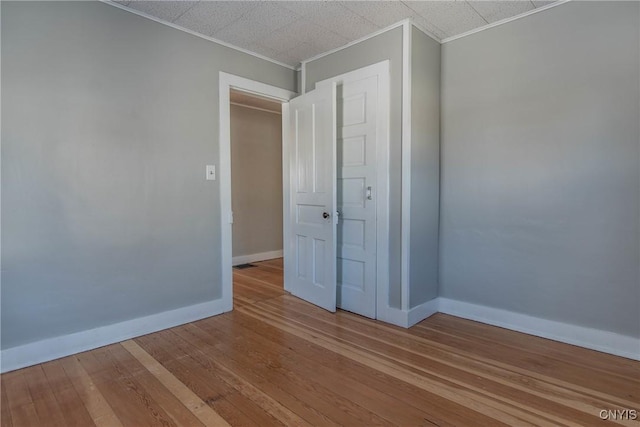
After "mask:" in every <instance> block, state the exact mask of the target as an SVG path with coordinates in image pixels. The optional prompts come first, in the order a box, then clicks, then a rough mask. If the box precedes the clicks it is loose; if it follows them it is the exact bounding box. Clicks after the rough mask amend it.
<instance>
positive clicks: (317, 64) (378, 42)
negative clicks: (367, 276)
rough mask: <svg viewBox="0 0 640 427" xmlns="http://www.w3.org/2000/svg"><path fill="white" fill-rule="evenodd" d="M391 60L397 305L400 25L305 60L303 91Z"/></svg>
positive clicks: (392, 255)
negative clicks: (339, 76) (308, 60)
mask: <svg viewBox="0 0 640 427" xmlns="http://www.w3.org/2000/svg"><path fill="white" fill-rule="evenodd" d="M387 59H388V60H389V62H390V65H389V66H390V90H391V110H390V112H391V117H390V129H389V135H390V141H389V142H390V150H389V151H390V153H389V170H390V171H391V175H390V187H389V190H390V191H389V208H390V215H389V221H390V224H389V304H390V305H391V307H396V308H399V307H400V300H401V295H400V293H401V291H402V289H401V287H400V225H401V222H400V221H401V211H400V208H401V198H400V193H401V187H400V184H401V183H400V176H401V175H400V170H401V162H400V161H401V141H402V140H401V137H402V134H401V132H402V116H401V114H402V28H395V29H393V30H390V31H386V32H384V33H382V34H380V35H378V36H375V37H372V38H370V39H368V40H365V41H363V42H361V43H358V44H356V45H353V46H350V47H348V48H345V49H342V50H340V51H338V52H335V53H332V54H330V55H327V56H324V57H322V58H319V59H317V60H315V61H312V62H309V63H307V69H306V90H307V91H310V90H312V89H313V88H314V87H315V84H316V82H319V81H322V80H326V79H328V78H331V77H334V76H337V75H340V74H344V73H347V72H349V71H354V70H357V69H359V68H362V67H366V66H367V65H371V64H375V63H377V62H381V61H384V60H387Z"/></svg>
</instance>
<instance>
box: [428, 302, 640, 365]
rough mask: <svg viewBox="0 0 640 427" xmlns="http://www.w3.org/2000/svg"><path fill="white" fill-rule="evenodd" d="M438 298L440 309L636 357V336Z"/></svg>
mask: <svg viewBox="0 0 640 427" xmlns="http://www.w3.org/2000/svg"><path fill="white" fill-rule="evenodd" d="M438 300H439V301H438V303H437V304H438V311H439V312H441V313H446V314H450V315H452V316H457V317H462V318H464V319H469V320H475V321H477V322H481V323H487V324H489V325H494V326H500V327H502V328H506V329H511V330H514V331H518V332H524V333H526V334H530V335H535V336H538V337H543V338H548V339H551V340H554V341H560V342H563V343H567V344H573V345H577V346H580V347H585V348H589V349H592V350H597V351H602V352H604V353H609V354H614V355H616V356H622V357H627V358H629V359H633V360H640V339H638V338H635V337H631V336H627V335H622V334H617V333H615V332H609V331H603V330H600V329H592V328H586V327H583V326H576V325H571V324H568V323H562V322H557V321H553V320H547V319H542V318H539V317H533V316H529V315H526V314H520V313H516V312H513V311H507V310H502V309H499V308H493V307H487V306H484V305H477V304H471V303H467V302H463V301H457V300H452V299H448V298H442V297H440V298H438Z"/></svg>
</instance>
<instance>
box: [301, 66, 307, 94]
mask: <svg viewBox="0 0 640 427" xmlns="http://www.w3.org/2000/svg"><path fill="white" fill-rule="evenodd" d="M300 80H301V82H300V93H301V94H303V95H304V94H305V93H307V88H306V87H305V86H306V85H307V64H305V63H304V62H303V63H302V64H301V65H300Z"/></svg>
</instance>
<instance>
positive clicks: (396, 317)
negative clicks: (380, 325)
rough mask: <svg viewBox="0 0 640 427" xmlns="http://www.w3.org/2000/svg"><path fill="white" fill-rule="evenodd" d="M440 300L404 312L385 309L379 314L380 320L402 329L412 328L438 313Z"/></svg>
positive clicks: (430, 301)
mask: <svg viewBox="0 0 640 427" xmlns="http://www.w3.org/2000/svg"><path fill="white" fill-rule="evenodd" d="M438 307H439V298H434V299H432V300H429V301H426V302H423V303H422V304H420V305H417V306H415V307H413V308H412V309H410V310H402V309H399V308H393V307H385V308H384V309H383V310H382V311H381V312H380V313H378V314H379V317H378V320H381V321H383V322H386V323H391V324H392V325H396V326H400V327H402V328H410V327H412V326H413V325H415V324H416V323H418V322H422V321H423V320H424V319H426V318H428V317H430V316H433V315H434V314H436V313H437V312H438Z"/></svg>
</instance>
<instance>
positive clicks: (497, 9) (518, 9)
mask: <svg viewBox="0 0 640 427" xmlns="http://www.w3.org/2000/svg"><path fill="white" fill-rule="evenodd" d="M469 5H470V6H471V7H472V8H474V9H475V10H476V12H478V13H479V14H480V16H482V17H483V18H484V19H485V20H486V21H487V22H489V23H491V22H496V21H500V20H501V19H506V18H510V17H512V16H515V15H520V14H522V13H526V12H529V11H530V10H533V9H535V6H534V5H533V3H531V2H530V1H528V0H527V1H504V0H502V1H476V2H470V3H469Z"/></svg>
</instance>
